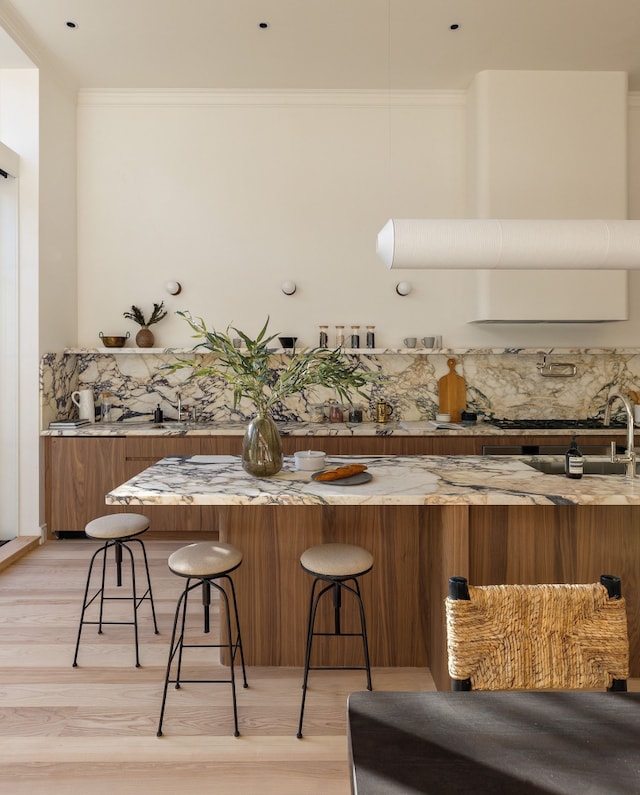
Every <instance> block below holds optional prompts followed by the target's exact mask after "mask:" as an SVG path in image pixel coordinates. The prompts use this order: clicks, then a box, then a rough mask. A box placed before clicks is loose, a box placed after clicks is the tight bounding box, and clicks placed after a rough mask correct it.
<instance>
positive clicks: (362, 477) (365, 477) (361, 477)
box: [311, 472, 373, 486]
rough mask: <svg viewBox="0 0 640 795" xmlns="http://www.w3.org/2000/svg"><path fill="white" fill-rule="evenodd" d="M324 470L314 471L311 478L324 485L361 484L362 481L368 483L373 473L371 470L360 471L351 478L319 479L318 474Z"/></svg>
mask: <svg viewBox="0 0 640 795" xmlns="http://www.w3.org/2000/svg"><path fill="white" fill-rule="evenodd" d="M321 474H322V472H314V473H313V475H311V479H312V480H315V481H316V482H317V483H322V485H323V486H359V485H360V484H361V483H368V482H369V481H370V480H371V479H372V478H373V475H372V474H371V472H358V474H357V475H351V477H350V478H340V479H339V480H318V475H321Z"/></svg>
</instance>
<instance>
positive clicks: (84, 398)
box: [71, 389, 96, 422]
mask: <svg viewBox="0 0 640 795" xmlns="http://www.w3.org/2000/svg"><path fill="white" fill-rule="evenodd" d="M71 400H72V401H73V403H74V405H76V406H77V407H78V416H79V417H80V419H81V420H89V422H95V421H96V409H95V403H94V399H93V392H92V391H91V390H90V389H81V390H80V391H79V392H72V393H71Z"/></svg>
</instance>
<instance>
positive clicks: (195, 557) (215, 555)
mask: <svg viewBox="0 0 640 795" xmlns="http://www.w3.org/2000/svg"><path fill="white" fill-rule="evenodd" d="M168 563H169V568H170V569H171V571H172V572H173V573H174V574H178V575H179V576H180V577H216V576H219V575H220V574H225V573H226V572H229V571H233V569H235V568H237V567H238V566H239V565H240V564H241V563H242V552H240V550H239V549H236V548H235V547H234V546H232V545H231V544H224V543H221V542H211V541H201V542H199V543H198V544H189V545H188V546H186V547H182V548H181V549H177V550H176V551H175V552H174V553H173V554H172V555H170V556H169V561H168Z"/></svg>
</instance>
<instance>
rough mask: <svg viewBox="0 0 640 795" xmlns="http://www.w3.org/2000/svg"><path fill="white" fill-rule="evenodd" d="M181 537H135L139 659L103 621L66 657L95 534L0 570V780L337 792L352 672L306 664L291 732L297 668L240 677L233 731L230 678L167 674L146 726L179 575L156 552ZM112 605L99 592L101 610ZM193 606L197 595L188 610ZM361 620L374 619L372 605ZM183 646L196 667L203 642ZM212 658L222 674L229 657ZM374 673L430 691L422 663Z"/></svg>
mask: <svg viewBox="0 0 640 795" xmlns="http://www.w3.org/2000/svg"><path fill="white" fill-rule="evenodd" d="M188 540H189V539H183V540H181V541H167V540H148V541H146V546H147V552H148V555H149V560H150V566H151V576H152V585H153V589H154V597H155V603H156V611H157V616H158V623H159V628H160V634H159V635H154V634H153V628H152V623H151V617H150V610H149V609H148V605H143V606H142V608H141V611H140V621H141V628H140V639H141V644H140V657H141V663H142V667H140V668H137V669H136V668H135V665H134V656H133V629H132V627H124V626H122V627H119V626H111V627H106V628H105V630H104V633H103V634H102V635H98V634H97V632H96V629H95V628H94V627H89V628H86V629H85V630H84V633H83V639H82V644H81V647H80V654H79V658H78V663H79V664H78V667H77V668H72V665H71V663H72V660H73V653H74V648H75V641H76V634H77V626H78V619H79V615H80V602H81V598H82V592H83V588H84V581H85V577H86V572H87V566H88V562H89V558H90V556H91V554H92V553H93V551H94V550H95V549H96V545H95V542H92V541H84V540H83V541H76V540H61V541H51V542H49V543H47V544H45V545H44V546H42V547H39V548H38V549H36V550H35V551H33V552H31V553H29V554H27V555H26V556H25V557H24V558H22V559H20V560H19V561H17V562H16V563H14V564H13V565H12V566H10V567H9V568H7V569H5V570H4V571H2V572H0V792H3V793H7V795H9V793H11V795H23V793H24V794H25V795H26V793H29V795H80V794H82V795H103V793H104V795H129V794H131V795H134V793H135V795H146V794H147V793H153V795H164V794H165V793H171V795H177V794H178V793H184V795H200V793H206V794H207V795H212V793H213V794H214V795H236V793H238V795H240V794H241V795H253V794H254V793H256V795H257V794H258V793H259V794H260V795H270V793H274V794H275V793H278V795H287V794H288V793H290V794H291V795H313V794H314V793H322V795H334V794H335V795H343V794H344V795H347V793H349V791H350V787H349V771H348V765H347V741H346V726H345V705H346V698H347V695H348V694H349V693H350V692H351V691H354V690H362V689H364V687H365V678H364V673H363V672H361V671H322V672H316V673H312V674H311V680H310V688H309V691H308V696H307V707H306V712H305V725H304V733H305V737H304V739H302V740H298V739H297V738H296V736H295V734H296V730H297V724H298V711H299V706H300V695H301V689H300V685H301V681H302V670H301V669H299V668H284V669H282V668H249V669H248V670H247V676H248V680H249V688H248V689H247V690H244V689H243V688H242V687H238V704H239V709H238V711H239V723H240V732H241V736H240V737H238V738H235V737H233V735H232V731H233V724H232V717H231V701H230V688H229V685H223V684H212V685H203V684H199V685H195V684H194V685H184V686H183V687H182V689H181V690H179V691H176V690H175V689H174V688H173V687H171V686H170V689H169V693H168V701H167V710H166V714H165V721H164V726H163V731H164V736H163V737H161V738H158V737H156V729H157V723H158V714H159V708H160V699H161V693H162V683H163V677H164V671H165V665H166V656H167V649H168V644H169V633H170V629H171V623H172V620H173V611H174V609H175V603H176V599H177V597H178V594H179V592H180V590H181V587H182V585H183V581H181V580H180V579H179V578H177V577H175V576H174V575H172V574H171V573H170V572H169V571H168V568H167V565H166V561H167V558H168V556H169V555H170V554H171V552H172V551H173V550H174V549H177V548H178V547H180V546H182V545H184V544H185V543H187V541H188ZM125 585H126V582H125ZM241 598H242V594H239V599H241ZM194 607H197V605H194ZM120 608H124V605H122V604H117V603H111V608H110V609H113V610H115V611H117V610H119V609H120ZM112 615H113V614H112ZM201 615H202V609H201V608H199V609H198V610H197V618H198V620H199V621H200V620H201ZM194 617H195V614H194ZM369 621H370V631H375V617H373V616H370V617H369ZM214 629H215V627H214ZM194 653H195V655H196V656H197V660H196V657H194V658H192V659H194V660H196V664H195V667H194V668H192V671H193V672H194V673H195V675H198V674H197V671H201V670H203V662H204V660H205V659H206V660H208V659H213V656H214V655H215V652H206V653H203V652H202V651H197V652H194ZM203 654H205V657H204V658H203V656H202V655H203ZM220 671H221V675H226V671H227V669H224V668H221V669H220ZM208 674H209V675H210V677H211V678H215V674H211V673H210V672H209V671H208ZM373 686H374V688H375V689H377V690H431V689H433V682H432V679H431V677H430V675H429V672H428V670H424V669H408V668H400V669H388V668H381V669H374V671H373Z"/></svg>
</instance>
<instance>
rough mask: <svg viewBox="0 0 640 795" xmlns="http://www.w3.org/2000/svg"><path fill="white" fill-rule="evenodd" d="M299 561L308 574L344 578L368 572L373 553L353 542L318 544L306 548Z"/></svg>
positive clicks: (371, 564)
mask: <svg viewBox="0 0 640 795" xmlns="http://www.w3.org/2000/svg"><path fill="white" fill-rule="evenodd" d="M300 563H301V564H302V568H303V569H304V570H305V571H308V572H309V574H315V575H316V576H318V577H335V578H336V579H344V578H350V577H358V576H359V575H361V574H365V573H366V572H368V571H369V569H371V567H372V566H373V555H372V554H371V553H370V552H367V550H366V549H363V548H362V547H358V546H354V545H353V544H319V545H318V546H317V547H309V549H306V550H305V551H304V552H303V553H302V555H301V556H300Z"/></svg>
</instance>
